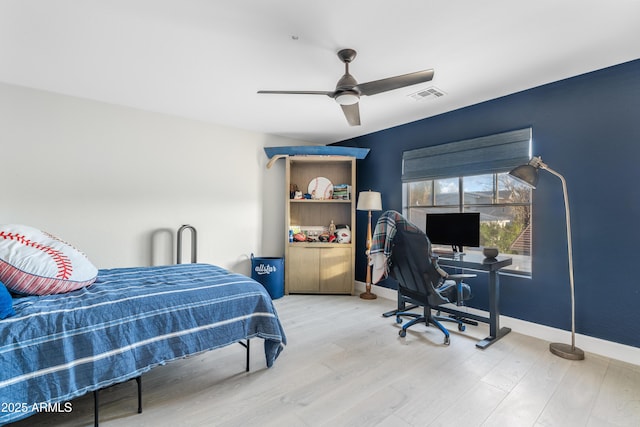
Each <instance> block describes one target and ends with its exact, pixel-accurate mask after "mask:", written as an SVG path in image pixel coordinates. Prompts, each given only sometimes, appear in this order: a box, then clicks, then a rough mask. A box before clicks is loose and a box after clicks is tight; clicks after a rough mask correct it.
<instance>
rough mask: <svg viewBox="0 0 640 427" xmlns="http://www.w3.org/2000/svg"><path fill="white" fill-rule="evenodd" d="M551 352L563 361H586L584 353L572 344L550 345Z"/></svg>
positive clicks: (555, 343)
mask: <svg viewBox="0 0 640 427" xmlns="http://www.w3.org/2000/svg"><path fill="white" fill-rule="evenodd" d="M549 351H550V352H551V353H553V354H555V355H556V356H558V357H562V358H563V359H569V360H584V351H582V350H580V349H579V348H578V347H575V346H571V345H570V344H562V343H557V342H554V343H551V344H549Z"/></svg>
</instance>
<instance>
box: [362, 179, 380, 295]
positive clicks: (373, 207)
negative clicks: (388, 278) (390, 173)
mask: <svg viewBox="0 0 640 427" xmlns="http://www.w3.org/2000/svg"><path fill="white" fill-rule="evenodd" d="M356 209H357V210H359V211H368V212H369V222H368V223H367V283H366V291H365V292H363V293H361V294H360V298H362V299H376V298H377V295H376V294H374V293H371V254H370V251H371V239H372V237H371V212H372V211H381V210H382V196H381V195H380V193H379V192H377V191H371V190H369V191H361V192H360V194H359V195H358V206H357V207H356Z"/></svg>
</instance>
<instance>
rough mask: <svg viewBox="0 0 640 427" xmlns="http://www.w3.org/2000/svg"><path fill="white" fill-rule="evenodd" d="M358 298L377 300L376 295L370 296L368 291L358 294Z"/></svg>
mask: <svg viewBox="0 0 640 427" xmlns="http://www.w3.org/2000/svg"><path fill="white" fill-rule="evenodd" d="M360 298H362V299H376V298H378V295H376V294H372V293H371V292H370V291H367V292H363V293H361V294H360Z"/></svg>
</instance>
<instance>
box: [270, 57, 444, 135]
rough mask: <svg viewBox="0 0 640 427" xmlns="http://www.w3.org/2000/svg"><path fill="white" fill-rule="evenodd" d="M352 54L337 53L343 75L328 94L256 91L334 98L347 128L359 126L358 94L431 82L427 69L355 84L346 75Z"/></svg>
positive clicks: (380, 91)
mask: <svg viewBox="0 0 640 427" xmlns="http://www.w3.org/2000/svg"><path fill="white" fill-rule="evenodd" d="M356 54H357V53H356V51H355V50H353V49H341V50H340V51H338V58H340V61H342V62H343V63H344V75H343V76H342V77H341V78H340V80H338V83H337V84H336V88H335V90H333V91H332V92H331V91H308V90H307V91H298V90H259V91H258V93H260V94H283V95H326V96H328V97H330V98H333V99H335V101H336V102H337V103H338V104H340V106H341V107H342V112H343V113H344V116H345V118H346V119H347V122H348V123H349V125H351V126H359V125H360V107H359V106H358V103H359V101H360V96H361V95H366V96H370V95H375V94H378V93H382V92H387V91H390V90H395V89H400V88H403V87H407V86H412V85H415V84H419V83H424V82H428V81H430V80H431V79H433V70H432V69H429V70H422V71H416V72H415V73H408V74H403V75H400V76H394V77H388V78H385V79H381V80H375V81H371V82H367V83H360V84H359V83H358V82H357V80H356V79H355V78H354V77H353V76H352V75H351V74H350V73H349V63H351V61H353V60H354V58H355V57H356Z"/></svg>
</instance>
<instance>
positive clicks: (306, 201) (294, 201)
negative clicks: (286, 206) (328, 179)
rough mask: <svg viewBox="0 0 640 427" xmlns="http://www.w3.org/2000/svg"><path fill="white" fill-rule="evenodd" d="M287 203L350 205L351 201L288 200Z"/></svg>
mask: <svg viewBox="0 0 640 427" xmlns="http://www.w3.org/2000/svg"><path fill="white" fill-rule="evenodd" d="M289 201H290V202H291V203H346V204H350V203H351V200H345V199H289Z"/></svg>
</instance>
